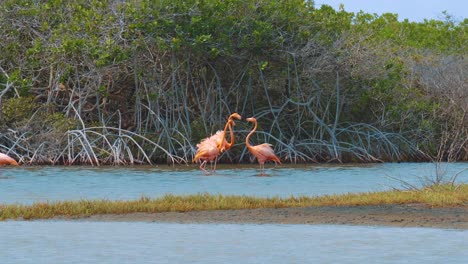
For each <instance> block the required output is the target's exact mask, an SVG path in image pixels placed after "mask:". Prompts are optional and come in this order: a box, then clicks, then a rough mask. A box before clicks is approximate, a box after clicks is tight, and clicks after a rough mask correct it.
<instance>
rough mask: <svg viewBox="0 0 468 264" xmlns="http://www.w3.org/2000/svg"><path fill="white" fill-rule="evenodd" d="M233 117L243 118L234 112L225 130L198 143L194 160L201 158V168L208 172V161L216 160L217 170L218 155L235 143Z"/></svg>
mask: <svg viewBox="0 0 468 264" xmlns="http://www.w3.org/2000/svg"><path fill="white" fill-rule="evenodd" d="M233 118H236V119H239V120H240V119H241V116H240V115H239V114H238V113H233V114H231V115H230V116H229V118H228V121H227V122H226V125H225V126H224V130H222V131H221V130H220V131H218V132H216V134H214V135H212V136H210V137H207V138H205V139H203V140H202V141H201V142H200V143H199V144H197V148H198V150H197V153H196V154H195V157H194V158H193V162H197V161H199V160H201V161H202V163H201V164H200V169H201V170H203V171H205V172H206V173H208V171H207V170H206V169H205V167H206V163H207V162H208V161H209V162H210V163H211V162H213V160H214V161H215V165H214V170H216V158H217V157H218V155H219V154H220V153H222V152H224V151H226V150H228V149H230V148H231V147H232V145H233V144H234V132H233V131H232V126H233V125H235V123H234V120H233ZM228 128H229V131H230V136H231V142H230V143H228V142H227V141H226V139H225V135H226V130H227V129H228Z"/></svg>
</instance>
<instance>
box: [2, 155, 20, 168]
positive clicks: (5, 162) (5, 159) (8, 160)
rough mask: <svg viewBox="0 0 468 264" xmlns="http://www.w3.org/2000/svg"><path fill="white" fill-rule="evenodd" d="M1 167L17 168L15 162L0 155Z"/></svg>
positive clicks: (6, 156)
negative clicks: (11, 166) (10, 166)
mask: <svg viewBox="0 0 468 264" xmlns="http://www.w3.org/2000/svg"><path fill="white" fill-rule="evenodd" d="M3 165H13V166H18V162H16V160H14V159H13V158H11V157H10V156H8V155H5V154H3V153H0V166H3Z"/></svg>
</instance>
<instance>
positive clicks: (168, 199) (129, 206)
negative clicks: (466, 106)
mask: <svg viewBox="0 0 468 264" xmlns="http://www.w3.org/2000/svg"><path fill="white" fill-rule="evenodd" d="M412 203H420V204H425V205H428V206H431V207H449V206H467V205H468V184H459V185H451V184H446V185H445V184H444V185H434V186H430V187H425V188H423V189H420V190H392V191H385V192H368V193H348V194H339V195H324V196H316V197H308V196H298V197H295V196H291V197H289V198H280V197H270V198H259V197H254V196H244V195H242V196H237V195H220V194H218V195H212V194H208V193H202V194H195V195H186V196H176V195H172V194H167V195H165V196H163V197H161V198H156V199H152V198H150V197H146V196H143V197H141V198H140V199H137V200H131V201H122V200H115V201H110V200H79V201H59V202H50V203H49V202H46V203H43V202H41V203H35V204H32V205H21V204H12V205H4V204H3V205H2V204H0V220H7V219H16V220H20V219H23V220H33V219H49V218H54V217H64V218H79V217H86V216H91V215H96V214H128V213H136V212H144V213H158V212H187V211H199V210H231V209H255V208H284V207H307V206H365V205H382V204H412Z"/></svg>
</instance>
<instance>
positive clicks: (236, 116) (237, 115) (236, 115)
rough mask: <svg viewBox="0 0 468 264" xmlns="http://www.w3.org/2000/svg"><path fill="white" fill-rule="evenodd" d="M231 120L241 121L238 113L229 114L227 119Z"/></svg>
mask: <svg viewBox="0 0 468 264" xmlns="http://www.w3.org/2000/svg"><path fill="white" fill-rule="evenodd" d="M233 118H235V119H237V120H241V119H242V117H241V116H240V115H239V114H238V113H233V114H231V115H230V116H229V119H230V120H231V119H233Z"/></svg>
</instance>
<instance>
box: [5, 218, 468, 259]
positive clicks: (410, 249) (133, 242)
mask: <svg viewBox="0 0 468 264" xmlns="http://www.w3.org/2000/svg"><path fill="white" fill-rule="evenodd" d="M0 234H1V236H0V263H22V264H26V263H466V262H465V261H466V260H467V259H468V251H467V250H466V249H467V247H468V242H467V241H468V231H460V230H444V229H431V228H405V229H402V228H391V227H365V226H359V227H358V226H332V225H270V224H267V225H238V224H166V223H125V222H124V223H117V222H110V223H102V222H64V221H34V222H23V221H19V222H3V223H0Z"/></svg>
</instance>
